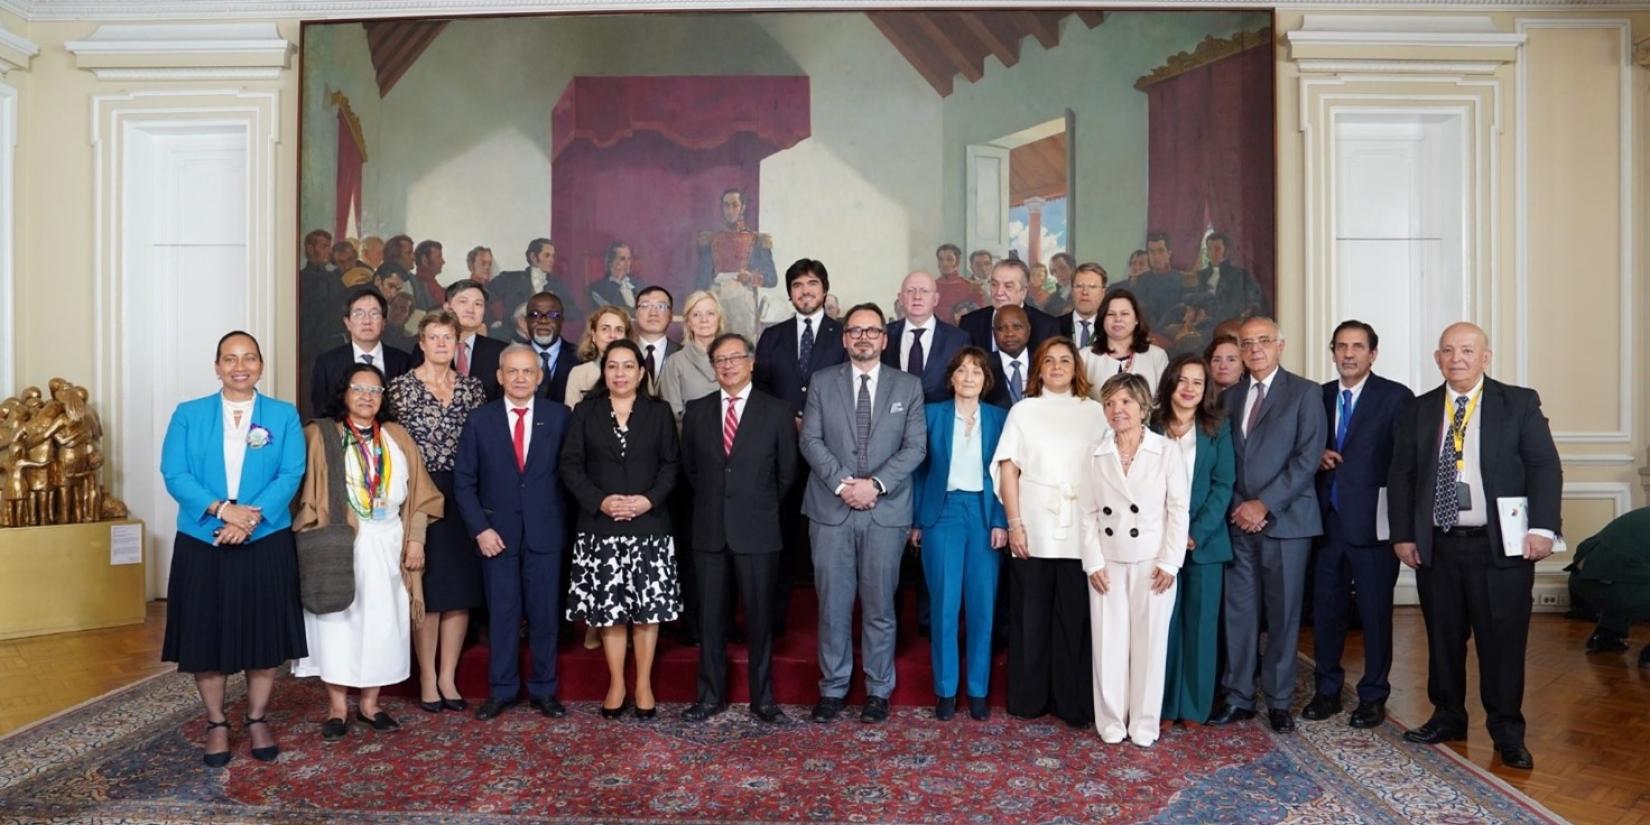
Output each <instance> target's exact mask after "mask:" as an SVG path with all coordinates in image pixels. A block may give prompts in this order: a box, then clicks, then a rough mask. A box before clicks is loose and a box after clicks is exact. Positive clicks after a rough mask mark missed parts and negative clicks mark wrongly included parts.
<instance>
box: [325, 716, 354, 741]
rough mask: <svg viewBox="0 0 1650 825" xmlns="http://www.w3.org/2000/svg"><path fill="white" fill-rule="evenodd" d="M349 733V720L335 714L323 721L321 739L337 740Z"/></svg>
mask: <svg viewBox="0 0 1650 825" xmlns="http://www.w3.org/2000/svg"><path fill="white" fill-rule="evenodd" d="M346 733H349V722H347V721H345V720H343V719H339V718H338V717H336V716H334V717H332V718H331V719H328V720H327V721H325V722H322V723H321V741H323V742H336V741H338V740H340V739H343V738H344V734H346Z"/></svg>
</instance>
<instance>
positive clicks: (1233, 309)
mask: <svg viewBox="0 0 1650 825" xmlns="http://www.w3.org/2000/svg"><path fill="white" fill-rule="evenodd" d="M1205 247H1206V248H1207V249H1208V250H1209V265H1208V266H1206V267H1204V268H1202V269H1200V270H1198V271H1197V287H1196V288H1195V292H1196V293H1198V297H1199V298H1200V299H1201V303H1202V305H1203V307H1204V308H1205V309H1206V310H1207V311H1208V313H1209V319H1208V326H1209V328H1210V329H1213V328H1214V326H1215V325H1216V324H1218V323H1220V322H1221V321H1226V320H1229V319H1232V318H1237V319H1240V320H1241V319H1243V318H1247V317H1249V316H1251V315H1270V314H1271V308H1270V307H1269V306H1268V302H1267V300H1266V293H1265V292H1262V291H1261V288H1260V282H1259V281H1256V280H1255V276H1254V275H1251V274H1249V270H1247V269H1244V268H1242V267H1240V266H1238V265H1236V264H1234V263H1232V262H1231V261H1230V260H1229V259H1228V258H1227V257H1226V256H1227V254H1228V253H1229V252H1231V248H1232V239H1231V238H1230V237H1229V236H1228V235H1227V234H1226V233H1224V232H1216V233H1214V234H1212V235H1210V236H1209V240H1207V241H1206V242H1205Z"/></svg>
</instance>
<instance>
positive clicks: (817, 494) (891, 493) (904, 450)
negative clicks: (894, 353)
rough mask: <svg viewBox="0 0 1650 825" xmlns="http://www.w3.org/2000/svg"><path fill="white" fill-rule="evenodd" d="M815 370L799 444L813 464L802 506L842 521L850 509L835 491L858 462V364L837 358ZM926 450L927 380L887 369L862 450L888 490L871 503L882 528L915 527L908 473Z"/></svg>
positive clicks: (811, 514) (816, 517)
mask: <svg viewBox="0 0 1650 825" xmlns="http://www.w3.org/2000/svg"><path fill="white" fill-rule="evenodd" d="M814 377H815V379H816V380H815V381H814V383H813V385H812V387H813V389H812V391H811V392H809V393H808V406H807V408H806V409H805V410H804V411H803V413H802V436H801V439H800V446H801V449H802V457H803V458H804V459H806V460H807V462H808V466H809V468H810V469H811V470H812V472H811V473H810V474H809V476H808V487H807V490H806V492H805V493H804V494H803V498H802V512H803V514H804V515H806V516H807V517H808V518H809V519H811V520H813V521H816V522H818V523H820V524H841V523H842V522H844V521H846V520H847V519H848V514H849V512H851V511H850V510H849V508H848V505H846V504H844V503H843V502H842V499H841V498H839V497H837V494H836V492H835V491H836V488H837V485H838V484H840V483H841V482H842V480H843V479H845V478H848V477H850V476H853V475H854V473H855V465H856V463H857V462H856V461H855V459H854V448H855V438H854V408H855V406H856V400H857V398H858V388H857V387H855V386H854V383H855V379H854V365H853V364H838V365H836V366H834V367H829V368H826V369H823V370H820V371H819V372H818V373H817V374H815V376H814ZM927 453H928V421H927V419H926V418H925V417H924V415H923V403H922V382H921V381H918V380H917V379H916V378H915V377H913V376H910V375H906V374H905V373H903V372H900V371H899V370H893V369H888V368H887V367H884V368H882V371H881V373H880V374H879V375H878V376H877V387H876V397H875V398H873V399H872V400H871V438H870V443H869V444H867V445H866V457H865V465H866V467H867V468H869V474H870V476H871V477H872V478H874V479H876V480H877V481H880V482H881V483H882V489H883V490H884V493H883V495H882V496H881V497H879V498H878V499H877V502H876V504H875V506H873V507H872V508H871V520H872V521H874V522H876V523H877V524H879V525H881V526H883V527H910V526H911V474H912V473H914V472H916V470H917V467H918V466H919V465H921V464H922V459H923V457H924V456H925V455H926V454H927Z"/></svg>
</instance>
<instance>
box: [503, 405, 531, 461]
mask: <svg viewBox="0 0 1650 825" xmlns="http://www.w3.org/2000/svg"><path fill="white" fill-rule="evenodd" d="M518 409H526V410H527V414H526V415H524V416H522V417H521V420H522V425H521V426H522V439H521V463H523V464H526V463H527V453H528V452H529V451H531V450H532V449H533V401H532V399H528V401H527V406H526V407H525V408H523V407H517V406H516V402H514V401H511V400H510V399H508V398H506V399H504V434H505V435H506V436H508V437H509V439H510V443H511V444H512V445H513V444H515V443H516V410H518Z"/></svg>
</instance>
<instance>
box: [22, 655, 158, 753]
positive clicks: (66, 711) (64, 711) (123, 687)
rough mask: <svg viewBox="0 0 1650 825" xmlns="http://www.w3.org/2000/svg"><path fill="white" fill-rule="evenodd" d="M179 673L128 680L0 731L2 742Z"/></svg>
mask: <svg viewBox="0 0 1650 825" xmlns="http://www.w3.org/2000/svg"><path fill="white" fill-rule="evenodd" d="M177 673H178V672H177V671H175V670H163V671H161V672H159V673H151V674H149V675H148V676H144V677H143V678H141V679H138V680H137V681H134V682H128V683H126V684H124V685H121V686H120V687H117V688H115V689H113V690H109V691H105V692H103V693H101V694H99V695H97V696H93V697H92V698H90V699H87V700H86V701H84V702H80V703H79V704H76V705H73V706H70V707H66V708H64V709H62V710H60V711H58V712H56V713H53V714H51V715H50V716H46V717H44V718H41V719H36V720H34V721H33V722H30V723H28V724H26V725H23V726H22V727H19V728H17V729H15V730H10V731H7V732H5V733H0V742H5V741H6V740H8V739H11V738H12V737H14V736H17V735H18V734H21V733H26V732H28V731H31V730H34V729H35V728H38V727H40V726H41V725H44V724H46V723H47V722H50V721H52V720H54V719H58V718H61V717H63V716H66V715H68V714H70V713H74V712H75V711H77V710H80V709H81V708H84V707H86V706H88V705H92V704H95V703H97V702H101V701H103V700H104V699H107V698H109V697H111V696H114V695H115V694H117V693H124V692H126V691H128V690H131V689H132V688H135V687H138V686H140V685H144V684H148V683H149V682H152V681H154V680H156V679H159V678H161V677H162V676H176V675H177Z"/></svg>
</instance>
